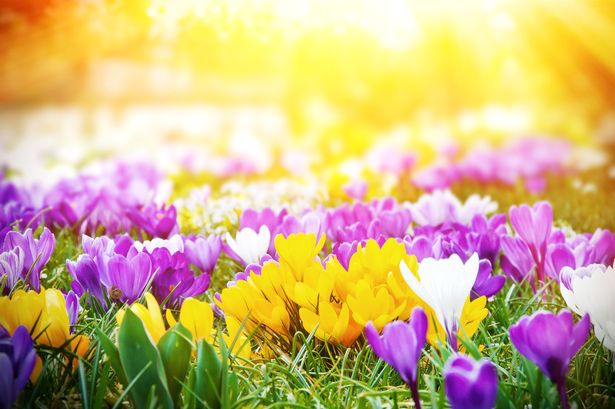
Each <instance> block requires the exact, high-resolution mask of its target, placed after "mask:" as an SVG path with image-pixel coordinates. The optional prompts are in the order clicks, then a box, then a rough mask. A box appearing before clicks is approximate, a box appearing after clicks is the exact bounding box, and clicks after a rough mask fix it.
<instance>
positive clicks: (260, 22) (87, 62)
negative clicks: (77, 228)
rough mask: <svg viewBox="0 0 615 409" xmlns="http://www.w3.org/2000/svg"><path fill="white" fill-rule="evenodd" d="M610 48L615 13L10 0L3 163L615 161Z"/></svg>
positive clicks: (263, 168)
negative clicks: (392, 156)
mask: <svg viewBox="0 0 615 409" xmlns="http://www.w3.org/2000/svg"><path fill="white" fill-rule="evenodd" d="M613 39H615V3H614V2H613V1H608V0H604V1H600V0H536V1H531V2H530V1H522V0H462V1H460V0H458V1H452V0H431V1H422V0H389V1H377V0H312V1H307V0H252V1H248V0H174V1H169V0H133V1H119V0H1V1H0V149H1V151H2V153H1V158H0V159H1V162H2V163H3V164H4V165H5V166H8V167H9V169H12V170H13V171H14V172H15V173H16V174H19V175H22V176H24V177H26V178H30V177H31V178H34V179H37V178H38V179H40V178H43V179H44V178H51V176H49V175H50V174H49V173H48V172H49V169H50V168H56V169H59V171H58V172H60V173H62V172H64V171H66V172H67V171H68V170H66V169H68V168H78V167H80V166H83V164H84V163H88V162H89V161H91V160H92V158H105V157H117V156H131V157H132V156H137V157H144V158H148V159H150V160H151V159H153V160H155V161H156V163H157V164H158V165H159V166H160V167H162V168H163V169H170V170H177V168H178V167H179V168H182V169H189V170H191V171H193V172H198V171H199V170H203V169H208V170H211V168H212V167H213V168H216V167H217V168H216V169H218V170H217V171H218V173H224V169H222V170H220V169H219V168H220V167H225V166H228V163H227V162H224V163H220V162H219V161H218V162H216V160H218V159H217V158H219V157H221V156H224V157H229V156H230V157H236V158H244V157H247V158H250V160H251V161H250V165H249V166H248V168H249V170H250V171H253V172H257V173H258V172H260V173H266V172H267V171H268V170H270V169H272V168H276V167H284V168H285V169H286V170H288V168H292V169H290V170H291V171H293V172H302V171H307V170H314V168H318V167H322V166H332V165H334V164H338V163H342V162H344V161H346V160H347V159H348V158H353V157H358V156H361V155H364V154H365V152H367V151H368V150H370V149H373V148H374V146H375V145H378V144H381V145H382V144H385V145H387V146H392V147H393V148H394V149H396V148H397V147H401V148H403V149H407V150H410V151H417V152H420V154H419V155H417V158H418V163H427V162H428V161H430V160H432V159H433V158H434V156H435V155H436V153H437V152H441V150H442V149H445V150H446V149H456V150H459V149H461V150H462V151H463V150H464V149H469V148H468V146H472V147H474V146H476V144H477V143H479V144H485V143H486V144H490V145H496V146H497V145H498V144H502V143H504V142H505V141H509V140H510V139H511V138H517V137H526V136H528V135H543V136H546V137H557V138H564V139H566V140H568V141H571V142H572V143H574V144H575V145H580V146H590V147H594V148H596V147H597V151H598V152H599V153H602V154H603V155H602V157H601V159H600V160H601V161H602V162H604V161H610V158H609V151H610V150H612V148H610V146H612V144H613V140H614V139H615V109H614V108H615V92H613V90H614V89H615V41H613ZM383 141H387V142H386V143H385V142H383ZM477 141H484V142H477ZM282 151H283V152H284V155H281V154H280V152H282ZM594 156H595V155H594ZM598 156H600V155H598Z"/></svg>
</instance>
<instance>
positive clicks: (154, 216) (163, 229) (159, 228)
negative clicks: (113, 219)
mask: <svg viewBox="0 0 615 409" xmlns="http://www.w3.org/2000/svg"><path fill="white" fill-rule="evenodd" d="M127 215H128V217H129V218H130V220H131V221H132V222H133V223H134V225H135V226H136V227H137V228H139V229H140V230H143V231H144V232H145V233H147V234H148V235H149V236H150V237H160V238H163V239H166V238H168V237H170V236H172V235H174V234H177V233H179V225H178V224H177V210H176V209H175V206H173V205H171V206H169V207H166V205H162V206H160V207H158V206H157V205H156V204H155V203H150V204H148V205H146V206H144V207H142V208H140V209H136V208H132V209H128V211H127Z"/></svg>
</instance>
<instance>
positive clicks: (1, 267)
mask: <svg viewBox="0 0 615 409" xmlns="http://www.w3.org/2000/svg"><path fill="white" fill-rule="evenodd" d="M23 254H24V252H23V250H22V249H21V247H15V248H14V249H13V250H9V251H5V252H4V253H0V280H3V279H5V278H4V277H6V279H5V280H6V282H5V287H4V288H5V293H8V292H9V291H11V289H12V288H13V287H15V284H17V282H18V281H19V279H20V278H21V273H22V271H23V260H24V256H23Z"/></svg>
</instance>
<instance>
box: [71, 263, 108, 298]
mask: <svg viewBox="0 0 615 409" xmlns="http://www.w3.org/2000/svg"><path fill="white" fill-rule="evenodd" d="M103 265H104V269H105V271H107V264H106V263H104V264H103ZM66 269H67V270H68V272H69V273H70V274H71V276H72V277H73V282H72V283H71V288H72V289H73V291H74V292H75V294H76V295H77V296H79V297H81V296H82V295H83V294H84V293H86V292H87V293H89V294H90V295H92V296H94V297H95V298H96V299H97V300H98V302H99V303H100V305H101V306H102V307H103V308H104V309H106V308H107V301H106V299H105V294H103V285H104V284H103V281H102V280H101V274H100V267H99V266H98V265H97V264H96V262H95V261H94V259H93V258H92V257H91V256H90V255H88V254H82V255H80V256H79V258H77V261H76V262H74V261H71V260H66ZM104 282H106V283H110V280H108V279H106V280H104Z"/></svg>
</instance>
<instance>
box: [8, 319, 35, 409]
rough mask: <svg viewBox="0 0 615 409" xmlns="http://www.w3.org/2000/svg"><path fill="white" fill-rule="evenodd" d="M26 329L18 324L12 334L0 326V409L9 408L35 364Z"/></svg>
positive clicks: (31, 344) (24, 384)
mask: <svg viewBox="0 0 615 409" xmlns="http://www.w3.org/2000/svg"><path fill="white" fill-rule="evenodd" d="M33 345H34V343H33V342H32V338H31V337H30V333H29V332H28V329H27V328H26V327H24V326H19V327H17V328H16V329H15V332H14V333H13V336H9V333H8V332H7V331H6V330H5V329H4V328H2V327H0V396H2V399H0V409H9V408H11V407H12V406H13V404H14V403H15V401H16V400H17V397H18V396H19V394H20V393H21V391H22V390H23V388H25V386H26V384H27V383H28V379H30V375H31V374H32V371H33V370H34V365H35V364H36V351H35V350H34V348H33Z"/></svg>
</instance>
